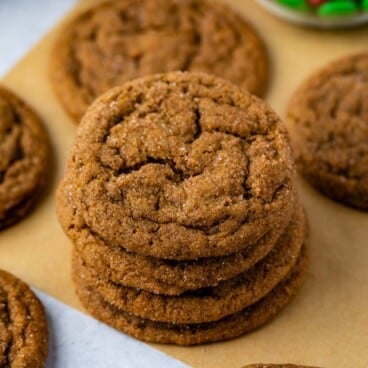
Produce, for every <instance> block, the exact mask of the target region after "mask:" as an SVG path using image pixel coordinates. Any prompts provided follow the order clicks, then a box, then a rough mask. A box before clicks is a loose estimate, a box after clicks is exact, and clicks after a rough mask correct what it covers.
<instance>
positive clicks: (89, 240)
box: [58, 184, 304, 295]
mask: <svg viewBox="0 0 368 368" xmlns="http://www.w3.org/2000/svg"><path fill="white" fill-rule="evenodd" d="M61 188H63V189H65V188H68V185H67V184H64V185H63V186H62V187H61ZM68 199H69V200H70V197H69V196H68V194H67V193H58V201H59V206H60V207H61V208H62V209H63V210H62V211H61V213H59V218H60V220H61V222H62V223H63V224H64V228H65V229H67V235H68V236H69V237H70V238H71V239H72V240H73V242H74V246H75V247H76V251H77V253H78V255H79V256H80V258H81V260H83V262H84V264H85V265H86V267H88V268H93V269H94V270H95V271H96V272H97V273H98V274H99V275H100V277H101V278H103V279H109V280H111V281H113V282H116V283H121V284H123V285H125V286H130V287H135V288H139V289H143V290H146V291H150V292H153V293H157V294H166V295H178V294H181V293H183V292H185V291H188V290H193V289H199V288H203V287H209V286H216V285H218V283H219V282H221V281H224V280H228V279H230V278H233V277H235V276H237V275H238V274H240V273H242V272H245V271H246V270H247V269H249V268H251V267H252V266H253V265H255V264H256V263H257V262H258V261H259V260H261V259H262V258H264V257H265V256H266V255H267V254H268V253H269V252H270V251H271V249H272V248H273V247H274V246H275V244H276V241H277V237H278V235H279V234H278V231H270V232H269V233H267V234H266V235H265V236H263V237H262V238H261V239H260V240H259V241H257V242H256V243H255V244H254V245H252V246H249V247H247V248H246V249H245V250H242V251H239V252H236V253H233V254H230V255H228V256H224V257H212V258H202V259H199V260H194V261H181V262H177V261H175V260H173V261H172V260H164V259H158V258H153V257H145V256H142V255H139V254H135V253H130V252H127V251H125V250H124V249H123V248H119V247H111V246H109V245H107V244H105V243H104V242H103V241H102V240H101V239H99V238H98V237H96V236H95V235H94V234H93V233H92V232H91V231H89V229H88V228H81V227H79V226H78V224H79V223H80V221H81V220H80V219H79V218H78V217H79V214H78V212H77V210H76V209H75V208H73V202H69V201H68ZM61 204H62V205H61ZM303 221H304V214H303V209H302V207H301V206H300V205H297V209H296V211H295V214H294V216H293V218H292V220H291V222H290V224H289V225H288V227H289V228H292V227H295V226H299V224H300V222H303ZM280 231H281V229H280Z"/></svg>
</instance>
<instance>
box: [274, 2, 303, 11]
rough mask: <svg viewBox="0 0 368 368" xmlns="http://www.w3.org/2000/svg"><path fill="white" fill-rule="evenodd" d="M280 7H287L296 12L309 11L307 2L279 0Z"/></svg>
mask: <svg viewBox="0 0 368 368" xmlns="http://www.w3.org/2000/svg"><path fill="white" fill-rule="evenodd" d="M277 2H278V3H279V4H280V5H283V6H286V7H288V8H291V9H294V10H301V11H308V10H309V7H308V5H307V4H306V2H305V0H277Z"/></svg>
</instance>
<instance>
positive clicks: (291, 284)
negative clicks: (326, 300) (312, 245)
mask: <svg viewBox="0 0 368 368" xmlns="http://www.w3.org/2000/svg"><path fill="white" fill-rule="evenodd" d="M305 251H306V249H305V247H303V248H302V254H301V256H300V257H299V258H298V262H297V264H296V265H295V267H294V268H293V270H292V271H291V273H290V274H289V275H288V276H287V278H286V279H285V280H283V281H282V282H281V283H280V284H278V285H277V286H276V287H275V288H274V289H273V290H272V291H271V292H270V293H269V294H267V295H266V296H265V297H264V298H263V299H261V300H260V301H258V302H257V303H255V304H253V305H251V306H249V307H247V308H245V309H244V310H242V311H240V312H238V313H236V314H232V315H230V316H227V317H225V318H223V319H221V320H219V321H215V322H209V323H200V324H184V325H181V324H170V323H160V322H153V321H150V320H147V319H141V318H139V317H136V316H134V315H132V314H129V313H126V312H124V311H122V310H120V309H118V308H116V307H114V306H112V305H111V304H109V303H107V302H106V301H105V300H104V299H103V298H102V297H101V295H99V294H98V293H97V292H96V291H95V290H93V289H91V288H86V287H84V286H83V285H79V284H77V293H78V296H79V298H80V300H81V302H82V304H83V305H84V307H85V308H86V309H87V310H88V311H89V312H90V313H91V314H92V315H93V316H94V317H96V318H98V319H100V320H101V321H103V322H105V323H107V324H109V325H111V326H113V327H115V328H116V329H118V330H120V331H122V332H125V333H127V334H129V335H132V336H134V337H136V338H138V339H141V340H144V341H147V342H153V343H164V344H176V345H195V344H204V343H209V342H215V341H221V340H228V339H231V338H234V337H237V336H240V335H242V334H245V333H247V332H250V331H252V330H254V329H256V328H258V327H260V326H262V325H263V324H265V323H267V322H269V321H270V320H271V319H272V318H273V317H275V315H276V314H278V313H279V312H280V311H281V309H283V308H284V307H285V306H286V305H287V304H288V303H289V301H290V300H291V298H292V296H293V295H294V294H295V293H296V292H297V290H298V289H299V288H300V286H301V285H302V283H303V281H304V279H305V276H306V271H307V265H308V259H307V256H306V253H305Z"/></svg>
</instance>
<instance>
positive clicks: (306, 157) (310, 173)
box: [287, 53, 368, 210]
mask: <svg viewBox="0 0 368 368" xmlns="http://www.w3.org/2000/svg"><path fill="white" fill-rule="evenodd" d="M287 120H288V122H289V125H290V128H291V130H290V132H291V136H292V138H293V141H294V146H295V154H296V162H297V166H298V168H299V170H300V171H301V173H302V174H303V175H304V176H305V177H306V179H307V180H309V181H310V182H311V183H312V184H313V185H314V186H315V187H316V188H318V189H319V190H320V191H321V192H323V193H324V194H326V195H327V196H329V197H331V198H333V199H336V200H338V201H341V202H343V203H345V204H348V205H350V206H353V207H357V208H360V209H365V210H367V209H368V53H362V54H356V55H351V56H348V57H345V58H343V59H340V60H337V61H335V62H333V63H331V64H329V65H327V66H326V67H324V68H323V69H321V70H320V71H318V72H317V73H315V74H314V75H313V76H311V77H310V78H309V79H308V80H307V81H306V82H304V84H302V85H301V87H300V88H299V89H298V90H297V91H296V93H295V94H294V96H293V97H292V99H291V101H290V104H289V109H288V113H287Z"/></svg>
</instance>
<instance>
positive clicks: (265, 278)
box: [73, 221, 306, 324]
mask: <svg viewBox="0 0 368 368" xmlns="http://www.w3.org/2000/svg"><path fill="white" fill-rule="evenodd" d="M305 230H306V223H305V221H300V222H299V224H298V225H297V226H294V227H292V228H291V229H290V231H288V232H286V233H285V234H283V235H282V236H281V237H280V239H279V240H278V242H277V245H276V246H275V248H274V249H273V250H272V251H271V253H270V254H269V255H267V256H266V257H265V258H264V259H263V260H261V261H260V262H259V263H257V264H256V265H255V266H254V267H253V268H251V269H250V270H247V271H245V272H244V273H241V274H240V275H238V276H237V277H235V278H233V279H230V280H227V281H223V282H221V283H220V284H219V285H218V286H216V287H213V288H204V289H198V290H194V291H192V292H186V293H184V294H181V295H178V296H165V295H156V294H153V293H149V292H146V291H143V290H139V289H135V288H130V287H124V285H118V284H116V283H115V282H111V281H109V280H104V279H102V278H101V277H100V275H99V274H98V273H96V272H95V271H94V270H93V269H92V268H90V269H89V268H87V267H86V266H85V265H83V262H82V261H81V259H80V257H78V255H77V254H76V253H74V257H73V275H74V279H77V284H78V285H83V286H84V287H86V288H91V289H94V290H96V291H97V292H98V293H99V294H100V295H101V296H102V297H103V298H104V299H105V300H106V301H107V302H108V303H109V304H111V305H114V306H116V307H117V308H119V309H121V310H124V311H125V312H127V313H131V314H134V315H135V316H138V317H140V318H146V319H150V320H153V321H160V322H169V323H174V324H186V323H203V322H211V321H216V320H219V319H221V318H223V317H225V316H227V315H230V314H234V313H236V312H238V311H240V310H242V309H244V308H246V307H247V306H249V305H251V304H254V303H255V302H256V301H257V300H259V299H261V298H262V297H263V296H264V295H266V294H267V293H269V292H270V291H271V289H273V288H274V287H275V286H276V285H277V284H278V283H279V282H280V281H281V280H282V279H284V278H285V276H286V275H287V274H288V273H289V272H290V270H291V269H292V268H293V266H294V264H295V262H296V259H297V258H298V255H299V252H300V248H301V246H302V244H303V242H304V241H305V237H306V234H305Z"/></svg>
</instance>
